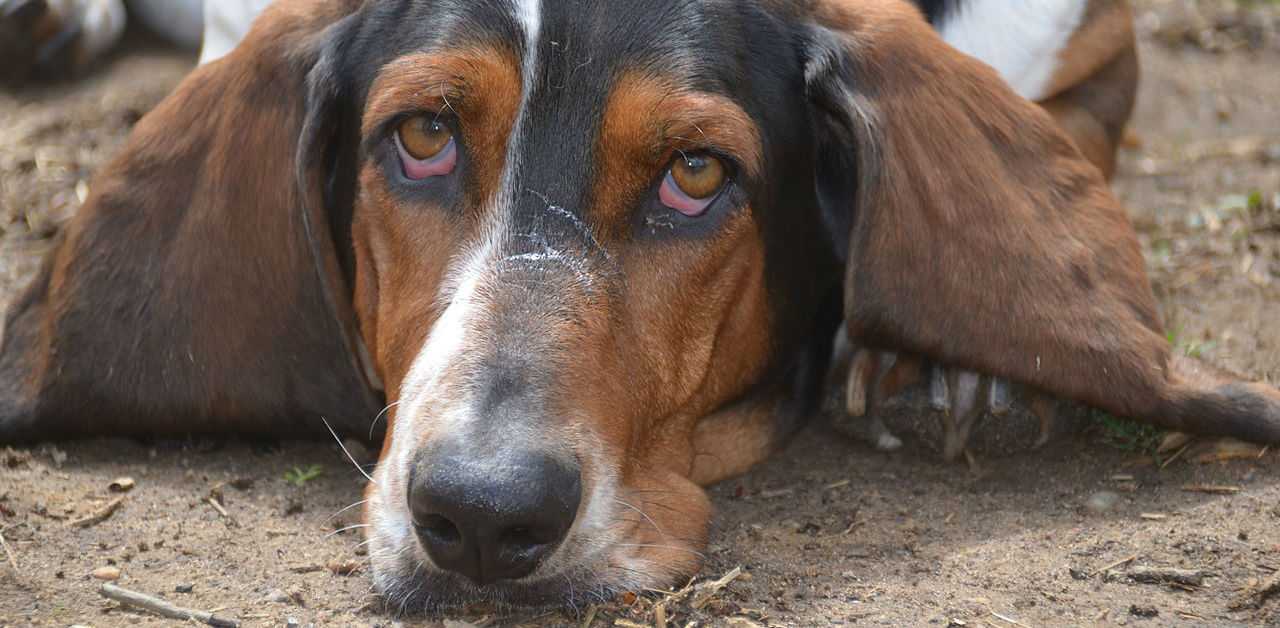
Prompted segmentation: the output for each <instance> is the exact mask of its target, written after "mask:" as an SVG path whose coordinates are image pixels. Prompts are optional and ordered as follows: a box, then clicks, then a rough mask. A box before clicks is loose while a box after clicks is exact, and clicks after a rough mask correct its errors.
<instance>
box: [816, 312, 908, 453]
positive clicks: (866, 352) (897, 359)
mask: <svg viewBox="0 0 1280 628" xmlns="http://www.w3.org/2000/svg"><path fill="white" fill-rule="evenodd" d="M847 343H848V338H847V336H844V335H843V330H842V331H841V333H840V334H839V335H837V337H836V351H837V353H839V352H841V351H842V350H844V349H845V347H846V346H848V348H849V350H850V351H851V352H852V356H851V357H850V358H849V370H848V383H847V384H846V386H845V411H846V413H848V415H849V416H852V417H866V421H867V431H868V433H869V435H870V437H871V441H872V443H873V444H874V445H875V446H876V448H877V449H881V450H885V451H891V450H894V449H898V448H900V447H902V439H900V438H898V437H897V436H895V435H894V434H893V433H892V432H890V431H889V428H888V427H886V426H885V424H884V421H883V419H882V417H881V416H880V409H881V408H882V407H883V406H884V403H885V401H887V400H888V399H889V398H890V397H892V396H893V395H894V393H897V392H898V391H899V390H902V389H903V388H906V387H907V386H910V385H911V384H913V383H915V382H916V381H918V380H919V379H920V370H921V362H920V360H919V359H917V358H914V357H911V356H901V355H899V354H898V353H896V352H893V351H876V350H873V349H864V348H855V347H853V346H852V345H847Z"/></svg>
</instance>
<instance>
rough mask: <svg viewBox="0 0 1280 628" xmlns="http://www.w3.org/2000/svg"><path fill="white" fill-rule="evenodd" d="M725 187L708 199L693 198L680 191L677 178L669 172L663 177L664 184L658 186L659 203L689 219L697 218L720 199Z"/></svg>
mask: <svg viewBox="0 0 1280 628" xmlns="http://www.w3.org/2000/svg"><path fill="white" fill-rule="evenodd" d="M722 191H723V186H722V187H721V190H720V191H717V192H716V193H714V194H712V195H710V196H708V197H706V198H693V197H692V196H689V195H688V194H686V193H685V192H684V190H681V189H680V186H679V185H678V184H676V181H675V176H674V175H672V174H671V171H670V170H668V171H667V173H666V175H665V176H663V177H662V184H661V185H659V186H658V201H659V202H660V203H662V204H663V205H665V206H667V207H668V208H670V209H674V210H676V211H678V212H680V213H681V214H683V215H685V216H688V217H689V218H697V217H699V216H701V215H703V214H705V213H707V209H709V208H710V207H711V204H712V203H714V202H715V200H716V199H717V198H720V194H721V192H722Z"/></svg>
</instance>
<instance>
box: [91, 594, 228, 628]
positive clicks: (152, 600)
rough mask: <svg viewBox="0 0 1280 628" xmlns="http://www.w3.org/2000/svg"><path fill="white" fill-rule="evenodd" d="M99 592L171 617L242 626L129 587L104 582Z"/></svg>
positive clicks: (113, 598)
mask: <svg viewBox="0 0 1280 628" xmlns="http://www.w3.org/2000/svg"><path fill="white" fill-rule="evenodd" d="M98 593H99V594H100V595H102V596H103V597H105V598H109V599H112V600H115V601H117V602H120V603H121V604H128V605H129V606H134V607H137V608H140V609H143V610H147V611H151V612H153V613H155V614H157V615H163V616H165V617H168V618H170V619H179V620H185V619H195V620H197V621H202V622H204V623H206V624H209V625H210V626H217V627H219V628H239V626H240V622H238V621H236V620H234V619H230V618H228V617H219V616H218V615H214V614H213V613H209V612H206V611H197V610H192V609H189V608H182V607H181V606H175V605H173V604H170V603H168V602H166V601H164V600H161V599H160V598H156V597H152V596H150V595H147V594H145V593H138V592H137V591H130V590H129V589H124V588H121V587H117V586H115V585H112V584H104V585H102V586H100V587H98Z"/></svg>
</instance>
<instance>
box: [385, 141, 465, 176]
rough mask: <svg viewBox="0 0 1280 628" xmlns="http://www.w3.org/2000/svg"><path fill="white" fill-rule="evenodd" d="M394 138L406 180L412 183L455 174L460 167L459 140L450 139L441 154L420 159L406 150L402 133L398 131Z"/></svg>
mask: <svg viewBox="0 0 1280 628" xmlns="http://www.w3.org/2000/svg"><path fill="white" fill-rule="evenodd" d="M392 138H393V140H394V142H395V145H396V152H397V153H399V155H400V164H401V166H402V172H403V174H404V176H405V178H407V179H409V180H412V181H423V180H426V179H430V178H431V177H439V176H444V175H447V174H449V173H451V172H453V170H454V168H455V167H457V165H458V138H457V137H456V136H455V137H451V138H449V143H448V144H446V145H445V147H444V148H443V149H441V150H440V152H439V153H437V154H435V155H433V156H431V157H429V158H427V159H418V158H417V157H414V156H413V155H412V154H410V153H409V150H408V149H407V148H405V146H404V142H403V141H402V140H401V139H400V131H398V130H397V131H396V132H395V133H394V134H393V135H392Z"/></svg>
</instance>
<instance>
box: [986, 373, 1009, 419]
mask: <svg viewBox="0 0 1280 628" xmlns="http://www.w3.org/2000/svg"><path fill="white" fill-rule="evenodd" d="M1012 403H1013V400H1012V397H1011V391H1010V390H1009V382H1007V381H1005V380H1003V379H1000V378H999V377H992V378H991V389H990V393H989V394H988V395H987V406H988V407H989V408H990V410H991V414H993V415H995V416H1000V415H1002V414H1004V413H1006V412H1008V411H1009V408H1010V407H1011V406H1012Z"/></svg>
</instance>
